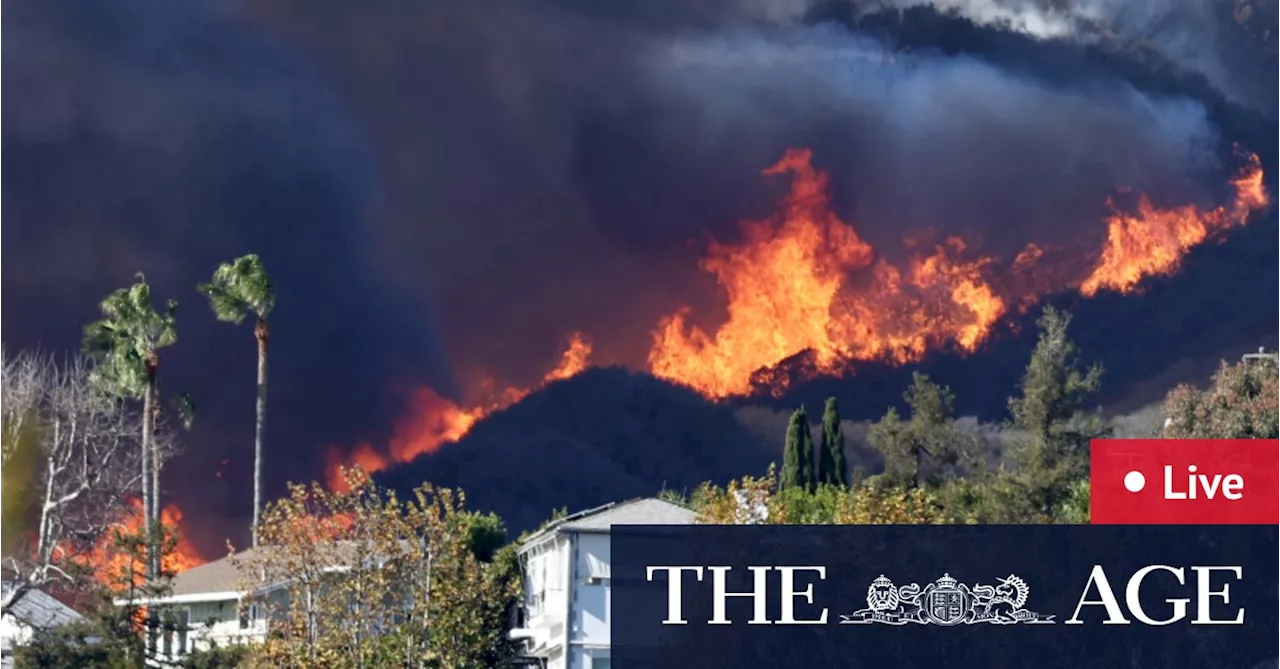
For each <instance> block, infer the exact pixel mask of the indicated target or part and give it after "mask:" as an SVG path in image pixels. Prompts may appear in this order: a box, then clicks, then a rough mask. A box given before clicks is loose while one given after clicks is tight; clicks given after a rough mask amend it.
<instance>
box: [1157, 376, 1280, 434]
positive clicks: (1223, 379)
mask: <svg viewBox="0 0 1280 669" xmlns="http://www.w3.org/2000/svg"><path fill="white" fill-rule="evenodd" d="M1164 409H1165V416H1167V417H1168V423H1167V424H1166V425H1165V428H1164V435H1163V436H1165V437H1167V438H1170V439H1275V438H1277V436H1278V434H1277V433H1278V432H1280V370H1277V368H1276V359H1275V358H1274V357H1271V358H1265V357H1263V358H1259V359H1257V360H1253V361H1241V362H1238V363H1236V364H1233V365H1229V364H1227V363H1225V362H1224V363H1222V366H1221V367H1220V368H1219V369H1218V372H1217V373H1216V374H1214V376H1213V382H1212V383H1211V384H1210V386H1209V388H1208V389H1206V390H1203V391H1201V390H1197V389H1195V388H1192V387H1191V386H1186V385H1183V386H1179V387H1177V388H1175V389H1174V390H1173V391H1171V392H1170V393H1169V396H1168V398H1167V399H1166V400H1165V404H1164Z"/></svg>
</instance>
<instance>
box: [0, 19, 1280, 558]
mask: <svg viewBox="0 0 1280 669" xmlns="http://www.w3.org/2000/svg"><path fill="white" fill-rule="evenodd" d="M810 4H811V3H809V2H800V1H796V2H779V1H773V0H741V1H737V0H700V1H697V2H684V1H678V0H627V1H624V2H607V3H601V2H589V1H587V0H535V1H532V2H530V1H520V2H517V1H515V0H476V1H473V2H465V3H459V2H446V1H435V2H396V1H393V0H369V1H367V2H360V3H351V2H340V1H338V0H263V1H260V2H245V3H242V4H241V5H237V6H232V5H223V4H206V3H202V2H197V1H196V0H187V1H186V2H174V1H172V0H164V1H161V0H147V1H143V0H116V1H114V2H106V1H105V0H99V1H94V2H70V1H67V0H59V1H53V0H44V1H41V2H37V1H36V0H25V1H20V0H15V1H14V2H12V3H11V4H10V5H8V6H6V17H5V18H6V19H7V20H6V21H5V27H4V38H5V39H4V46H3V48H4V52H3V55H4V56H5V63H4V75H5V76H4V82H5V83H4V86H5V90H4V92H5V93H9V94H10V96H9V98H8V99H9V100H10V104H9V105H7V106H6V107H5V109H4V121H5V124H4V142H5V153H4V168H5V175H4V179H5V181H4V186H5V189H6V192H5V195H6V197H5V199H4V204H3V213H4V215H5V217H6V223H8V225H7V226H6V231H7V232H8V233H9V237H8V244H7V245H6V246H5V247H4V251H3V254H4V255H3V259H4V260H5V261H6V262H5V269H4V270H3V278H4V280H5V283H6V289H5V297H7V298H9V299H8V300H7V301H6V302H5V307H4V316H6V317H8V320H7V322H8V323H9V324H10V326H9V329H8V330H6V332H5V344H6V346H14V347H19V346H29V345H33V344H35V343H37V342H41V343H44V344H46V345H50V346H54V347H58V348H67V347H72V346H74V344H75V341H76V337H77V335H78V331H79V327H80V325H81V324H83V322H85V321H87V320H89V319H90V318H92V317H93V316H94V308H93V307H94V303H95V301H96V300H97V299H99V298H100V297H101V296H102V295H104V294H105V293H106V292H107V291H108V290H110V289H112V288H114V287H117V286H119V285H123V284H124V283H126V282H128V281H129V280H130V278H131V276H132V274H133V272H135V271H138V270H143V271H145V272H146V273H147V277H148V279H149V280H151V281H152V282H153V283H154V284H155V287H156V292H157V294H158V295H160V296H169V295H172V296H175V297H178V298H179V299H180V300H182V302H183V306H184V311H183V314H182V341H181V343H180V344H179V345H178V346H177V347H175V348H174V349H172V350H171V351H172V352H171V353H168V354H167V356H166V358H165V362H166V369H167V371H166V376H165V387H166V389H167V390H170V391H173V390H179V389H187V390H190V391H192V392H193V393H194V395H195V396H196V398H197V401H199V402H200V406H201V409H202V413H201V416H200V418H199V422H198V427H197V433H196V434H195V435H194V436H193V437H192V439H191V441H190V445H189V448H188V454H187V455H186V456H184V457H183V458H182V459H180V460H178V461H176V462H175V463H174V465H173V466H172V468H171V470H170V474H169V481H170V487H171V488H172V489H174V490H175V494H176V495H177V497H178V498H179V501H180V502H184V507H185V508H187V509H188V513H189V514H191V513H193V511H192V509H193V508H201V507H203V508H207V509H209V513H210V515H216V516H218V517H222V518H226V517H231V516H236V515H239V516H240V517H243V515H244V514H246V513H247V509H248V499H247V496H245V495H244V494H243V490H244V489H245V488H244V486H245V485H246V484H247V481H248V478H247V472H248V471H249V469H248V468H249V462H248V457H247V456H248V452H249V445H250V437H251V434H252V426H251V417H252V400H251V394H250V393H251V391H250V390H249V388H250V385H251V383H252V378H253V377H252V374H253V371H252V370H253V366H252V361H251V356H252V353H253V351H252V346H251V344H250V334H249V332H248V330H247V328H241V330H239V331H236V330H233V329H231V328H230V327H228V326H222V325H216V324H215V323H213V320H212V318H211V317H210V316H209V315H208V313H207V310H206V309H205V307H204V305H203V304H201V303H200V302H199V298H198V297H197V296H196V295H195V294H194V292H193V290H192V286H193V285H194V283H195V282H196V281H197V280H199V279H201V278H203V277H204V276H206V275H207V273H208V272H209V271H211V270H212V269H213V266H214V265H215V264H216V263H217V262H218V261H220V260H223V259H227V258H229V257H231V256H233V255H235V254H238V253H243V252H246V251H249V250H252V251H257V252H259V253H261V254H262V255H263V257H264V259H265V261H266V262H267V263H268V267H269V268H270V269H272V271H273V272H274V273H275V277H276V280H277V283H278V284H279V285H280V289H281V296H280V311H279V314H278V317H277V318H276V319H275V328H276V335H275V338H274V339H273V351H274V355H275V358H274V362H273V367H272V374H273V379H274V380H275V385H274V387H273V393H272V403H273V406H272V414H271V416H272V418H271V421H272V422H271V424H270V441H269V447H268V448H269V458H270V459H269V460H268V465H267V473H268V479H269V481H271V484H272V486H271V488H270V489H269V491H268V492H269V493H274V492H278V491H279V490H280V488H281V484H282V483H283V482H284V480H286V479H294V480H300V479H309V478H312V477H315V476H316V475H318V474H319V466H320V463H321V458H320V457H319V455H318V454H317V451H318V450H319V449H320V448H322V447H324V446H327V445H330V444H352V443H354V442H355V441H356V440H358V439H364V438H367V439H372V440H374V441H377V440H378V439H379V438H380V437H381V436H382V435H381V434H380V433H381V432H382V431H383V430H384V429H385V428H386V426H389V425H391V424H392V422H393V421H392V417H393V416H394V415H396V414H397V413H398V412H399V411H400V407H399V406H398V405H397V404H396V403H395V402H393V401H388V395H387V391H388V390H389V389H391V390H395V389H398V388H405V387H409V386H413V385H419V384H425V385H430V386H432V387H434V388H436V389H437V390H439V391H441V392H444V393H450V392H452V391H453V390H454V389H453V388H452V386H451V383H450V379H451V373H450V372H451V369H450V367H452V370H453V371H456V373H457V377H458V379H459V381H460V383H459V387H460V391H461V392H463V393H464V394H465V390H466V389H468V388H471V387H472V386H473V382H474V380H475V379H476V377H477V376H478V375H479V374H480V373H482V372H487V373H492V374H496V375H497V376H498V377H499V379H500V380H505V381H510V382H512V383H517V384H526V383H529V382H532V381H533V380H535V379H536V378H538V377H539V376H540V375H541V374H542V372H544V371H545V370H546V369H547V368H548V367H549V366H550V364H551V362H552V360H553V358H554V357H555V355H556V354H557V352H558V350H559V349H560V348H561V347H562V346H563V345H564V340H565V336H566V335H567V334H568V332H569V331H570V330H574V329H584V330H586V331H587V333H588V334H590V335H592V337H593V339H594V340H595V342H596V344H597V346H596V350H597V356H598V357H597V360H598V361H601V362H622V363H629V364H632V365H641V364H643V361H644V354H645V352H646V350H647V347H648V343H649V334H648V333H649V330H650V329H651V328H652V327H653V325H654V324H655V323H656V322H657V320H658V318H659V317H660V316H662V315H664V314H667V313H670V312H671V311H672V310H674V309H675V308H676V307H678V306H679V305H681V304H685V303H692V304H695V305H698V306H703V307H708V308H711V307H714V306H716V305H719V304H720V301H721V298H720V297H719V295H718V293H717V292H716V289H715V286H714V285H713V284H712V283H711V280H710V279H709V278H708V277H707V276H706V275H704V274H703V273H702V272H700V271H699V270H698V269H697V265H696V261H697V258H698V257H699V256H700V255H701V253H702V248H701V245H700V244H698V243H695V244H692V245H690V244H689V243H688V242H689V241H690V240H694V241H695V242H698V241H702V240H704V239H705V235H707V234H711V235H714V236H716V237H717V238H722V239H724V238H732V235H733V234H734V233H735V225H734V224H735V221H737V220H739V219H741V218H743V217H760V216H763V215H765V214H767V213H769V211H770V210H771V207H772V205H773V203H774V201H775V199H776V197H777V195H778V194H779V192H780V189H783V188H785V187H786V184H785V183H770V182H765V181H763V180H762V178H761V177H760V176H759V171H760V170H761V169H762V168H764V167H766V166H767V165H769V164H770V163H772V162H774V161H775V160H777V159H778V158H779V157H780V156H781V154H782V152H783V150H784V149H786V148H788V147H792V146H810V147H813V148H814V149H815V160H816V162H817V163H818V164H819V165H820V166H821V167H824V168H827V169H829V170H831V173H832V178H833V187H834V190H835V195H836V203H837V206H838V208H839V211H840V213H841V215H842V216H844V217H845V218H846V220H849V221H852V222H855V223H856V225H857V226H858V228H859V230H860V231H861V232H862V233H863V234H864V236H866V237H867V238H868V239H869V240H871V241H872V242H873V243H876V244H877V245H881V246H883V247H885V248H886V250H888V251H889V252H892V251H893V250H894V249H895V248H896V246H897V242H898V240H899V238H900V237H901V235H902V234H903V233H904V232H908V231H912V230H916V229H919V228H922V227H926V226H929V227H933V228H935V229H937V230H939V231H941V232H958V233H964V234H966V236H969V237H971V238H974V237H978V238H981V240H982V242H983V245H984V248H985V249H986V250H989V251H993V252H998V253H1006V254H1007V253H1011V252H1013V251H1015V250H1016V249H1018V248H1020V247H1021V246H1022V245H1023V244H1024V243H1025V242H1027V241H1030V240H1033V239H1034V240H1037V241H1052V242H1058V243H1063V244H1068V243H1069V244H1071V245H1074V246H1078V247H1079V248H1082V249H1093V248H1096V245H1097V242H1098V240H1099V239H1100V238H1101V234H1102V228H1101V225H1100V224H1099V223H1098V215H1099V213H1100V211H1101V209H1100V206H1101V204H1102V202H1103V200H1104V199H1105V197H1106V196H1107V195H1108V194H1110V193H1111V191H1112V190H1113V189H1114V188H1115V187H1117V186H1128V187H1133V188H1137V189H1142V190H1145V191H1148V192H1150V193H1152V195H1153V197H1154V198H1155V199H1156V200H1157V202H1164V203H1169V202H1185V201H1202V202H1204V201H1209V200H1210V199H1211V198H1212V197H1213V196H1214V195H1216V194H1217V193H1215V192H1214V190H1213V188H1212V187H1211V186H1212V185H1213V184H1217V183H1220V182H1221V174H1220V166H1219V165H1218V164H1217V162H1218V161H1217V157H1218V156H1219V155H1221V148H1222V146H1221V145H1222V142H1220V141H1219V140H1220V139H1221V137H1220V135H1221V134H1222V132H1221V129H1220V128H1218V127H1217V126H1216V124H1215V122H1214V120H1216V119H1217V118H1218V117H1219V115H1220V114H1221V113H1222V108H1221V105H1219V104H1217V103H1216V102H1215V103H1213V104H1212V105H1209V106H1206V105H1207V103H1206V102H1205V100H1203V99H1194V98H1189V97H1186V96H1184V95H1178V94H1176V89H1170V90H1174V93H1170V92H1169V90H1150V89H1149V88H1148V87H1146V86H1144V85H1138V84H1137V83H1134V82H1132V81H1128V80H1126V77H1124V76H1117V75H1115V74H1113V73H1111V72H1110V71H1109V70H1108V69H1107V67H1106V65H1105V64H1095V65H1094V66H1090V67H1083V66H1081V67H1079V68H1075V70H1073V72H1072V74H1073V76H1071V77H1047V76H1039V75H1037V74H1036V72H1037V70H1036V69H1035V68H1034V67H1023V68H1015V67H1010V66H1007V65H1004V64H1002V63H1001V62H1000V61H999V60H998V59H993V58H988V57H986V56H985V55H984V54H983V53H982V52H981V50H973V51H969V52H963V53H955V52H945V53H944V52H943V51H940V50H934V49H929V48H915V49H912V50H911V51H910V53H895V54H893V57H892V59H891V58H890V51H889V50H890V48H891V47H894V46H895V44H894V43H893V40H891V39H888V40H886V39H883V38H879V37H878V38H872V37H869V36H866V35H861V36H860V35H858V34H855V33H853V32H850V31H848V30H846V29H844V28H843V27H841V26H837V25H833V24H825V25H808V24H806V23H805V20H806V19H805V18H804V17H805V16H806V14H809V15H810V16H809V18H810V19H812V12H811V9H812V7H811V6H810ZM980 34H981V35H982V36H984V37H986V38H990V39H991V40H992V41H993V42H995V41H997V38H1000V37H1002V36H1003V35H1005V34H1007V33H1003V32H1001V30H1000V29H998V28H982V29H981V32H980ZM1019 44H1020V46H1019V49H1020V51H1018V60H1020V61H1021V62H1025V63H1032V64H1035V63H1036V62H1037V58H1038V57H1039V56H1038V54H1039V51H1038V49H1039V48H1041V47H1040V46H1039V45H1038V44H1037V43H1036V42H1034V41H1033V40H1029V39H1025V40H1024V43H1019ZM1271 132H1274V124H1272V126H1271ZM1228 134H1230V133H1228ZM1227 139H1238V138H1237V137H1234V136H1232V137H1228V138H1227ZM1273 145H1274V142H1272V143H1271V144H1269V145H1267V146H1273ZM1255 150H1256V149H1255ZM1271 159H1272V157H1271V156H1264V160H1265V161H1268V162H1267V163H1266V164H1267V165H1268V167H1270V165H1271V163H1270V162H1269V161H1271ZM1272 304H1274V300H1273V301H1272ZM433 307H434V309H433ZM1269 308H1274V307H1269ZM433 312H434V313H438V314H439V319H438V323H436V324H435V325H434V329H438V332H439V341H437V337H436V335H435V334H434V332H433V323H432V321H433V319H432V318H431V316H430V314H431V313H433ZM707 313H711V314H712V317H714V312H713V311H712V312H707ZM1273 320H1274V319H1273ZM442 351H447V352H448V363H446V361H445V356H444V355H443V353H442ZM236 370H240V371H236ZM530 457H536V456H530ZM227 458H231V459H232V460H233V465H232V467H231V469H230V470H229V472H228V473H227V474H226V476H225V478H223V479H221V480H219V479H216V478H214V477H213V473H212V472H213V470H214V469H215V468H216V466H217V463H219V462H220V461H221V460H223V459H227ZM717 471H718V470H717ZM650 473H652V472H650ZM654 475H657V474H654ZM465 478H466V477H462V476H460V477H459V479H460V480H462V479H465ZM556 505H558V504H556ZM237 522H239V521H237ZM225 530H226V528H216V532H218V533H221V532H224V531H225ZM211 532H212V530H211ZM205 539H206V541H210V538H205ZM218 539H220V535H219V536H215V537H212V542H213V543H211V544H209V545H215V544H216V543H217V540H218Z"/></svg>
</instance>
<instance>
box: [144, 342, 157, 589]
mask: <svg viewBox="0 0 1280 669" xmlns="http://www.w3.org/2000/svg"><path fill="white" fill-rule="evenodd" d="M146 364H147V387H146V389H145V390H144V391H143V393H142V517H143V521H142V524H143V527H144V528H145V531H146V545H147V577H148V578H155V577H156V575H157V574H156V571H155V569H153V563H154V560H153V559H152V558H153V556H154V555H155V545H154V542H153V541H152V530H153V527H152V525H153V523H154V512H153V511H152V510H153V509H154V508H155V507H156V501H157V500H156V493H157V492H158V486H156V485H155V484H154V479H153V478H152V463H151V459H152V451H151V442H152V441H154V440H155V436H154V435H153V434H152V432H153V427H154V425H155V423H154V421H153V420H152V414H154V412H155V404H156V400H155V394H156V368H155V365H154V364H153V361H152V360H151V359H150V358H148V360H147V363H146Z"/></svg>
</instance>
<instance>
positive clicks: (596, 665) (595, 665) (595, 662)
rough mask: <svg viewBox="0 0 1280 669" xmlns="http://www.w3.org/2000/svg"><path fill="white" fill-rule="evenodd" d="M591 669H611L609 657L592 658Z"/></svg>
mask: <svg viewBox="0 0 1280 669" xmlns="http://www.w3.org/2000/svg"><path fill="white" fill-rule="evenodd" d="M590 669H609V656H608V655H605V656H603V657H601V656H596V657H592V658H591V666H590Z"/></svg>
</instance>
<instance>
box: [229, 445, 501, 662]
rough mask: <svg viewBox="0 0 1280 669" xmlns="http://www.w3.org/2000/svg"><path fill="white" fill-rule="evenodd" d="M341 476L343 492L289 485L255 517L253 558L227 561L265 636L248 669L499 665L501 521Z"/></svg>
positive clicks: (434, 491)
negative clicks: (261, 616)
mask: <svg viewBox="0 0 1280 669" xmlns="http://www.w3.org/2000/svg"><path fill="white" fill-rule="evenodd" d="M344 476H345V478H346V481H347V484H348V487H349V488H350V491H348V492H341V493H331V492H329V491H327V490H325V489H324V488H323V487H321V486H320V485H318V484H312V485H311V486H301V485H294V486H291V487H290V491H289V495H288V496H287V497H285V498H284V499H281V500H279V501H277V502H275V503H274V504H272V505H270V506H269V507H268V508H267V509H266V510H265V511H264V513H263V517H262V525H261V527H260V535H261V536H260V541H261V544H260V545H261V546H263V547H264V550H259V551H255V552H254V553H251V554H248V556H249V557H247V558H245V559H244V560H243V561H237V566H238V568H239V569H240V571H241V576H242V588H241V589H242V590H243V591H245V592H256V593H263V594H261V595H260V596H259V597H258V598H257V599H256V600H255V601H254V602H253V603H257V604H258V608H259V610H262V611H265V617H266V619H267V622H264V623H263V624H266V625H268V628H269V630H270V631H269V634H268V638H267V641H266V643H264V644H263V645H261V646H260V647H259V646H255V647H254V648H253V649H252V651H251V652H250V653H249V655H248V666H251V667H276V666H296V667H315V666H326V667H330V666H340V667H381V666H435V667H458V668H459V669H466V668H469V667H490V666H494V665H495V664H497V663H498V662H500V661H501V660H503V659H505V658H506V657H507V656H509V655H510V653H511V651H512V648H511V646H510V643H509V642H508V641H507V640H506V638H505V636H504V630H503V623H504V613H505V611H506V609H507V606H508V605H509V604H510V603H511V602H512V601H513V599H514V598H515V597H516V595H517V593H518V578H517V576H518V572H517V569H516V562H515V559H514V551H513V549H512V548H502V544H504V543H505V535H506V530H505V528H504V527H503V526H502V523H501V521H500V520H499V519H498V518H497V517H496V516H492V515H486V514H477V513H474V512H471V511H467V510H466V504H465V501H466V500H465V496H464V495H463V494H462V493H461V492H460V491H453V490H449V489H438V488H433V487H432V486H430V485H428V484H424V485H422V486H420V487H419V488H418V489H417V490H415V491H414V492H413V495H412V498H411V499H407V500H401V499H399V498H398V497H397V496H396V495H395V494H394V493H393V492H390V491H387V490H383V489H379V488H378V487H376V486H374V485H373V484H372V483H371V482H370V480H369V478H368V477H367V476H366V475H364V474H363V473H362V472H360V471H359V470H353V471H346V472H344ZM335 570H340V571H336V572H335ZM280 584H283V585H282V586H281V585H280ZM273 587H275V588H277V589H276V590H273V589H272V588H273ZM245 605H246V606H248V605H249V603H248V602H246V604H245ZM246 613H247V612H246ZM242 614H243V613H242Z"/></svg>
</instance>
